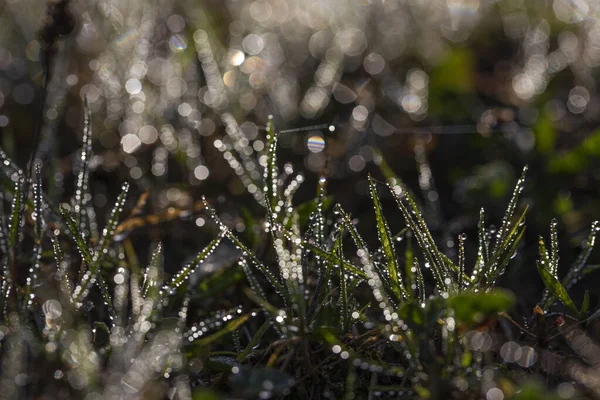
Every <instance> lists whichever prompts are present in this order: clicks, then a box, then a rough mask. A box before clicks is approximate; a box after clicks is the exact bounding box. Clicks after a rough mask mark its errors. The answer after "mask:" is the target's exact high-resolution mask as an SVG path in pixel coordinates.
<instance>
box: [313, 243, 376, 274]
mask: <svg viewBox="0 0 600 400" xmlns="http://www.w3.org/2000/svg"><path fill="white" fill-rule="evenodd" d="M303 246H304V247H305V248H306V249H307V250H310V251H312V252H313V253H315V255H317V256H319V257H321V258H322V259H324V260H326V261H327V262H329V263H331V264H337V265H340V266H342V267H343V269H345V270H346V271H347V272H348V273H350V274H352V275H355V276H358V277H360V278H362V279H367V275H366V274H365V273H364V271H362V270H360V269H359V268H358V267H356V266H354V265H352V264H350V263H349V262H348V261H346V260H344V259H341V258H340V256H339V255H338V254H334V253H332V252H328V251H325V250H323V249H321V248H320V247H319V246H317V245H314V244H312V243H310V242H303Z"/></svg>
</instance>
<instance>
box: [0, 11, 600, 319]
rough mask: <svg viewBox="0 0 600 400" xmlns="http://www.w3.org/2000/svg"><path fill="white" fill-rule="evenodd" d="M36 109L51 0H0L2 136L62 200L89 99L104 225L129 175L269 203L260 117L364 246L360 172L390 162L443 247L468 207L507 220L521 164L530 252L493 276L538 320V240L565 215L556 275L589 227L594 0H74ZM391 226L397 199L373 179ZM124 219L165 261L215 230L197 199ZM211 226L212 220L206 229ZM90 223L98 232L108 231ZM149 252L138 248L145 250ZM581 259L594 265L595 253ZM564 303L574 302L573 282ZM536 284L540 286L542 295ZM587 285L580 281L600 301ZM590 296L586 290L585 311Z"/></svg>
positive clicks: (366, 216)
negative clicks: (37, 163)
mask: <svg viewBox="0 0 600 400" xmlns="http://www.w3.org/2000/svg"><path fill="white" fill-rule="evenodd" d="M69 3H70V4H69V9H70V11H71V14H72V16H73V17H74V19H75V21H76V26H75V29H74V30H73V32H71V34H69V35H67V36H66V37H64V38H63V39H61V40H60V41H59V42H58V43H57V47H56V50H57V51H56V53H55V55H54V57H53V60H52V62H53V73H52V77H51V80H50V82H49V85H48V88H47V101H46V103H45V107H44V109H43V111H40V110H39V109H40V105H41V99H42V97H43V93H42V89H41V87H42V82H43V76H44V70H43V62H44V48H43V43H42V42H41V41H40V37H39V36H38V34H37V32H38V31H39V30H40V28H41V26H42V25H43V23H44V19H43V16H44V15H45V13H46V6H47V4H46V2H43V1H39V0H35V1H34V0H1V1H0V145H1V147H2V149H3V150H4V151H5V152H6V153H8V155H9V156H10V157H11V158H12V159H13V160H14V161H15V162H16V163H17V164H19V166H21V168H25V166H26V164H27V162H28V160H29V158H30V155H31V153H32V151H33V148H34V147H35V146H36V141H35V140H34V134H33V132H34V131H35V129H36V128H35V125H36V124H38V123H39V124H43V125H42V130H41V132H42V134H41V140H40V143H39V150H38V156H39V157H40V158H41V159H42V160H43V162H44V171H45V172H44V174H45V177H46V178H47V184H46V185H45V186H46V188H48V192H49V195H50V197H51V198H54V199H56V201H57V202H60V201H67V200H68V198H69V197H70V196H71V195H72V194H73V183H74V179H73V172H76V171H77V168H79V166H78V163H77V161H78V152H79V151H80V148H81V145H82V142H81V140H82V131H83V97H84V96H86V97H87V99H88V101H89V104H90V108H91V111H92V128H93V135H94V136H93V149H94V157H93V159H92V166H93V168H94V170H93V172H92V182H91V193H92V198H93V204H94V205H95V206H96V208H97V212H98V215H99V220H100V221H102V219H103V218H104V215H105V213H106V211H107V210H108V209H110V207H112V204H113V202H114V199H115V198H116V195H117V193H118V191H119V190H120V187H121V183H122V182H124V181H129V182H130V183H131V184H132V188H133V191H132V193H133V194H132V196H131V197H130V199H131V200H130V204H129V207H133V204H135V198H136V197H137V196H139V195H140V194H142V193H144V192H145V191H147V190H150V191H149V201H148V204H147V206H146V209H145V211H144V214H146V215H165V212H166V213H168V212H169V210H171V211H173V210H188V211H189V210H193V209H194V205H195V204H196V202H197V201H199V200H200V196H201V195H203V194H205V195H207V196H208V197H209V198H211V200H213V201H214V202H215V203H218V204H219V208H220V211H222V212H223V219H224V220H225V222H226V223H228V224H229V225H231V226H235V228H236V229H237V230H238V231H239V232H244V231H246V230H247V229H249V227H248V226H247V223H246V222H245V221H247V218H246V219H244V214H245V213H248V214H249V215H256V216H260V215H262V214H261V213H262V212H261V208H260V206H259V205H258V203H257V202H256V201H255V200H259V201H260V196H261V194H260V193H261V192H260V188H261V187H262V186H261V185H262V183H261V177H262V167H263V165H264V163H265V160H266V158H265V126H266V124H267V122H268V120H269V116H272V118H273V122H274V125H275V128H276V130H277V131H280V132H281V134H280V139H279V140H280V145H279V150H278V158H279V163H280V166H281V167H283V165H284V164H285V163H289V164H286V166H287V167H286V169H288V170H290V171H291V169H292V168H293V170H294V171H298V172H303V173H304V176H305V182H304V183H303V184H302V186H301V188H300V190H299V192H298V195H297V196H296V199H297V201H298V203H300V202H303V201H307V200H309V199H311V198H313V197H314V195H315V193H316V183H317V181H318V179H319V178H320V177H326V178H327V181H328V189H327V191H328V194H330V195H332V196H333V197H334V199H335V201H337V202H340V203H342V205H343V206H344V207H345V208H346V209H347V210H348V211H350V212H351V213H352V215H353V216H354V217H356V218H358V220H359V228H360V230H362V232H363V233H364V235H365V236H366V237H367V240H368V241H369V242H370V243H372V244H373V245H375V244H376V243H377V237H376V230H375V228H374V226H373V223H374V214H373V210H372V206H371V201H370V198H369V195H368V192H367V188H368V186H367V176H368V173H371V174H373V175H374V176H375V177H376V178H377V179H379V180H380V181H384V180H385V178H386V175H387V176H388V177H389V175H390V173H391V171H393V173H394V174H395V175H396V176H397V178H398V179H401V180H402V181H404V182H405V183H406V184H407V185H408V187H409V188H410V189H411V190H412V191H413V192H414V193H415V195H416V196H417V197H418V198H419V201H420V205H421V206H422V209H423V210H424V213H425V217H426V219H427V221H428V222H429V223H430V224H431V227H432V230H433V232H434V234H435V236H436V239H437V240H438V242H439V243H440V244H442V247H443V248H445V250H446V251H447V253H448V254H449V255H452V254H453V249H454V247H455V241H456V237H457V235H458V234H459V233H460V232H466V233H467V235H468V237H470V238H471V239H473V240H472V241H471V247H470V248H468V249H467V257H470V258H468V259H469V260H471V264H472V263H473V262H474V259H475V251H476V248H475V246H476V230H475V229H476V224H477V219H478V217H479V209H480V207H485V209H486V223H488V224H490V223H491V224H494V223H495V224H496V225H499V224H500V222H501V219H502V215H503V213H504V210H505V208H506V204H507V202H508V199H509V198H510V194H511V192H512V189H513V187H514V185H515V183H516V180H517V178H518V177H519V175H520V173H521V170H522V168H523V167H524V166H525V165H526V164H527V165H529V167H530V169H529V173H528V180H527V184H526V189H525V197H524V198H523V199H522V201H521V203H522V204H521V206H520V207H524V205H526V204H528V205H529V206H530V211H529V214H528V218H527V225H528V230H527V231H526V238H525V240H524V243H525V244H526V245H529V246H527V247H526V250H525V251H522V252H520V253H519V255H518V256H517V257H516V258H515V260H513V265H512V267H511V268H509V272H508V273H507V275H506V276H505V277H504V278H503V279H504V284H506V285H508V286H510V287H511V288H512V289H513V290H515V291H516V292H517V293H518V294H519V295H520V301H521V305H520V307H522V309H523V310H524V311H526V312H530V310H531V307H533V305H534V304H535V302H536V301H537V300H539V293H540V291H541V287H542V284H541V281H540V279H539V277H537V271H536V269H535V260H536V258H537V244H536V243H537V240H538V237H539V235H543V236H544V237H546V238H547V237H548V235H549V225H550V221H551V220H552V218H557V219H558V221H559V229H560V232H559V239H560V242H561V262H562V265H561V268H562V269H559V274H560V273H561V271H562V273H564V272H565V271H566V270H567V267H568V265H569V264H570V262H572V261H574V259H575V256H576V254H577V252H578V249H579V247H580V245H581V242H582V240H584V239H585V238H586V236H587V233H588V230H589V226H590V224H591V222H592V221H593V220H595V219H598V218H600V201H599V198H600V196H599V195H600V185H599V183H600V129H599V126H600V125H599V120H600V112H599V111H600V97H599V96H598V85H597V83H596V77H597V76H598V72H599V68H598V66H600V19H599V17H600V3H598V2H597V1H592V0H590V1H586V0H554V1H549V0H546V1H544V0H500V1H493V0H407V1H374V0H373V1H368V0H361V1H359V0H323V1H307V0H287V1H285V0H272V1H268V0H256V1H246V0H225V1H221V0H218V1H217V0H214V1H212V0H203V1H199V0H194V1H191V0H190V1H187V0H180V1H175V0H155V1H139V0H138V1H130V0H119V1H114V0H73V1H70V2H69ZM380 192H381V194H382V197H383V201H384V204H383V205H384V209H385V211H386V214H387V215H388V220H389V221H390V224H391V226H392V230H393V231H394V232H397V231H399V230H400V229H401V228H403V223H402V218H401V214H400V212H399V211H398V210H397V209H396V207H395V205H394V204H393V200H392V199H391V196H389V195H388V193H387V192H386V191H385V190H384V187H383V186H382V187H381V190H380ZM173 215H176V216H177V218H174V219H173V218H171V219H170V220H169V221H166V219H169V218H166V219H164V220H165V221H166V222H162V223H160V224H148V225H147V226H142V227H141V228H140V229H136V230H135V231H133V232H131V239H132V240H133V242H134V244H135V243H137V244H138V245H139V246H142V247H141V249H142V251H140V257H141V259H142V261H143V260H145V257H146V256H145V255H144V251H143V249H144V246H146V248H147V247H148V245H147V244H146V245H144V243H148V242H149V240H148V238H150V240H163V241H164V242H165V246H166V249H167V255H168V258H167V260H168V263H167V264H168V265H167V267H168V268H169V265H171V266H170V268H172V270H176V269H177V268H178V266H179V265H180V264H181V263H182V262H183V261H184V260H185V259H187V258H188V257H189V256H190V255H192V254H193V253H194V252H196V251H197V250H198V249H199V248H200V246H201V243H205V242H206V241H207V240H209V238H211V237H213V236H214V228H213V227H211V226H210V223H208V222H207V221H206V217H204V216H202V214H199V213H196V212H193V211H192V212H182V213H179V214H177V213H175V214H173ZM205 224H206V226H205ZM100 226H103V224H102V223H100ZM137 248H140V247H137ZM597 253H598V252H596V254H594V255H593V256H592V264H594V263H596V264H597V263H598V261H599V260H600V256H599V255H598V254H597ZM594 281H595V279H594V278H592V280H588V281H586V282H584V283H583V284H579V285H578V289H577V290H576V293H575V294H574V296H573V297H574V299H575V302H576V303H577V304H580V303H581V298H582V297H583V296H582V295H583V289H585V288H590V287H594ZM533 289H535V290H533ZM592 293H593V292H592ZM597 302H598V299H597V298H592V305H595V304H597Z"/></svg>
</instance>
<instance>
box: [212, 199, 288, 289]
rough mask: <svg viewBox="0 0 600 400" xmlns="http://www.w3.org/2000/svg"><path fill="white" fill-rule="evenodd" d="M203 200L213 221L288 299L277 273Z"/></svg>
mask: <svg viewBox="0 0 600 400" xmlns="http://www.w3.org/2000/svg"><path fill="white" fill-rule="evenodd" d="M202 201H203V202H204V207H205V209H206V210H207V211H208V213H209V215H210V216H211V218H212V219H213V221H215V222H216V223H217V225H218V226H219V229H220V230H221V232H223V233H224V234H225V236H227V238H228V239H229V240H231V241H232V242H233V244H235V245H236V247H237V248H238V249H239V250H240V251H241V252H242V255H243V256H244V257H247V258H248V259H249V260H250V263H251V264H252V265H253V266H254V267H255V268H257V269H258V270H260V272H262V273H263V275H264V276H265V278H267V280H268V281H269V283H270V284H271V286H273V288H274V289H275V290H276V291H277V292H278V293H279V294H280V295H281V296H282V297H283V298H284V300H288V292H287V290H286V288H285V286H284V285H283V284H282V283H281V282H280V281H279V280H278V279H277V277H276V276H275V274H273V273H272V272H271V271H270V270H269V269H268V268H267V267H266V266H265V265H263V263H261V262H260V260H258V259H257V258H256V256H255V255H254V253H253V252H252V251H251V250H250V249H248V248H247V247H246V246H245V245H244V244H243V243H242V242H241V241H240V240H239V239H238V238H237V237H236V236H235V235H234V234H233V233H232V232H231V230H230V229H229V228H228V227H227V226H226V225H225V224H223V222H221V220H220V219H219V217H217V213H216V211H215V210H214V208H212V207H211V206H210V204H208V201H207V200H206V198H204V197H203V198H202Z"/></svg>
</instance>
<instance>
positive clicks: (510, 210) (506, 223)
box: [492, 166, 528, 253]
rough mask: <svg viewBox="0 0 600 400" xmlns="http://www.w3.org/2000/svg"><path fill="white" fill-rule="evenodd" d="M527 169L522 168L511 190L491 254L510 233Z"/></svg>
mask: <svg viewBox="0 0 600 400" xmlns="http://www.w3.org/2000/svg"><path fill="white" fill-rule="evenodd" d="M527 169H528V167H527V166H525V167H524V168H523V172H521V177H520V178H519V180H518V181H517V184H516V185H515V188H514V190H513V194H512V197H511V199H510V201H509V203H508V207H507V208H506V212H505V213H504V217H503V218H502V225H501V226H500V229H499V230H498V232H497V234H496V241H495V244H494V248H493V251H492V253H496V252H497V251H498V249H499V247H500V246H501V245H503V244H504V243H505V241H506V238H507V236H508V235H509V233H510V225H511V220H512V218H513V215H514V213H515V210H516V208H517V202H518V200H519V195H520V194H521V192H522V191H523V189H524V188H525V175H527Z"/></svg>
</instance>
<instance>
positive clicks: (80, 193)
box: [74, 96, 92, 232]
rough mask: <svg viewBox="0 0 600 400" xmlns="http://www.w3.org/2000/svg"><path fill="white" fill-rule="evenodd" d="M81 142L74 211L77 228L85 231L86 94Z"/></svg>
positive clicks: (88, 154)
mask: <svg viewBox="0 0 600 400" xmlns="http://www.w3.org/2000/svg"><path fill="white" fill-rule="evenodd" d="M83 101H84V104H83V115H84V121H83V143H82V146H81V155H80V156H79V160H78V161H79V164H80V165H79V173H78V174H77V183H76V185H75V198H74V211H75V220H76V222H77V225H78V226H79V228H80V229H81V230H82V231H83V232H86V223H85V222H86V221H85V215H84V214H85V211H86V203H87V201H88V200H87V199H88V196H87V193H88V190H89V189H88V181H89V174H90V171H89V169H90V159H91V156H92V123H91V112H90V105H89V103H88V100H87V96H85V97H84V98H83Z"/></svg>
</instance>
